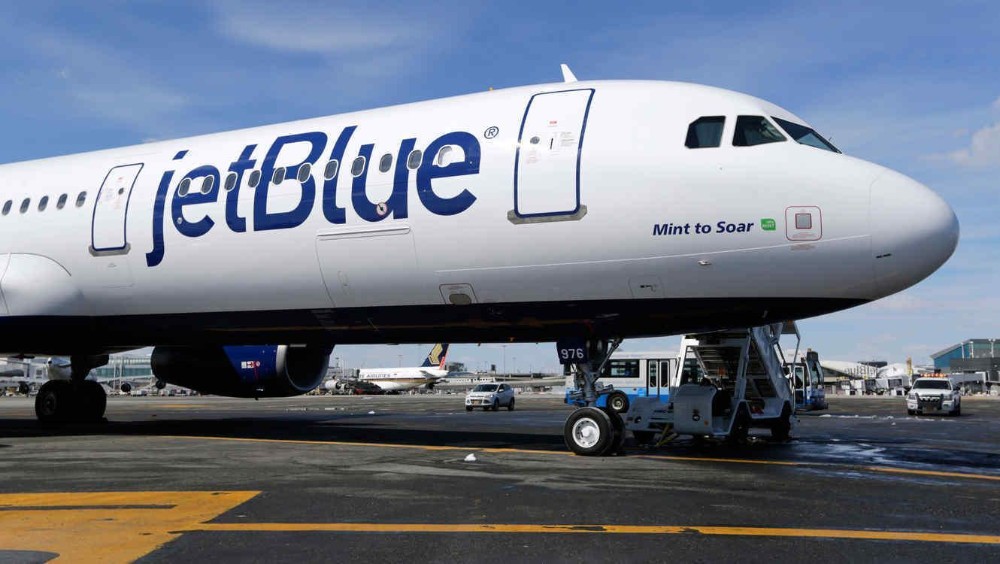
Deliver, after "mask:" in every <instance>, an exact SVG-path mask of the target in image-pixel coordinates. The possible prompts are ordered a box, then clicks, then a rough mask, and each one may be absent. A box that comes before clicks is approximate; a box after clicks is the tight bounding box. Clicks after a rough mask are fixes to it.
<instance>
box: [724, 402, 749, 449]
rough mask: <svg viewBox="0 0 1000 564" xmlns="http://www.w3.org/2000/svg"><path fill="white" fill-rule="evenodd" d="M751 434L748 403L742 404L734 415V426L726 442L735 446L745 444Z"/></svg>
mask: <svg viewBox="0 0 1000 564" xmlns="http://www.w3.org/2000/svg"><path fill="white" fill-rule="evenodd" d="M749 436H750V414H749V413H747V408H746V405H740V406H739V407H738V408H737V410H736V415H735V416H733V426H732V428H730V430H729V436H728V437H726V442H727V443H729V444H730V445H733V446H739V445H744V444H746V442H747V437H749Z"/></svg>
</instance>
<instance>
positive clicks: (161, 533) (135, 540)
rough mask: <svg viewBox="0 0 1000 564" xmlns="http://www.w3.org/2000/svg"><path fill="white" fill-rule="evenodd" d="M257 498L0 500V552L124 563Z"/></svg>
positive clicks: (163, 495)
mask: <svg viewBox="0 0 1000 564" xmlns="http://www.w3.org/2000/svg"><path fill="white" fill-rule="evenodd" d="M258 493H260V492H249V491H247V492H241V491H237V492H102V493H41V494H38V493H35V494H0V550H24V551H36V552H53V553H56V554H58V555H59V557H58V558H57V560H60V559H61V560H64V561H67V562H128V561H132V560H136V559H138V558H141V557H142V556H145V555H146V554H149V553H150V552H152V551H153V550H156V549H157V548H158V547H160V546H161V545H163V544H164V543H167V542H169V541H171V540H173V539H175V538H177V537H178V536H179V533H178V532H177V531H178V530H182V529H190V528H191V527H194V526H196V525H198V524H200V523H203V522H205V521H209V520H211V519H214V518H215V517H217V516H219V515H221V514H222V513H225V512H226V511H229V510H230V509H232V508H234V507H236V506H238V505H240V504H242V503H244V502H246V501H247V500H249V499H251V498H253V497H254V496H255V495H257V494H258Z"/></svg>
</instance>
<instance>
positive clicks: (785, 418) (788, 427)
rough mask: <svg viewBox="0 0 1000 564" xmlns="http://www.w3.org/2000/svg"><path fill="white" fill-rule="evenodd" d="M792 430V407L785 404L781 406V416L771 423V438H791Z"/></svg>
mask: <svg viewBox="0 0 1000 564" xmlns="http://www.w3.org/2000/svg"><path fill="white" fill-rule="evenodd" d="M791 432H792V408H791V407H789V406H788V404H787V403H786V404H785V407H783V408H781V417H780V418H779V419H778V421H776V422H775V423H772V424H771V438H772V439H774V440H776V441H781V442H786V441H788V439H790V438H791Z"/></svg>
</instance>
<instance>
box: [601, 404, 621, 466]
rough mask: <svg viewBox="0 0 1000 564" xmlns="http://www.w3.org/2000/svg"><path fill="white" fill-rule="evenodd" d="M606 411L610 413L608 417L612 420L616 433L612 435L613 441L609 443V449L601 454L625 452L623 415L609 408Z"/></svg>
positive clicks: (608, 454) (609, 454) (610, 454)
mask: <svg viewBox="0 0 1000 564" xmlns="http://www.w3.org/2000/svg"><path fill="white" fill-rule="evenodd" d="M604 412H605V413H607V414H608V419H610V420H611V428H612V430H613V431H614V434H613V435H612V436H611V442H610V443H609V444H608V448H607V450H605V451H604V452H602V453H601V454H603V455H605V456H612V455H615V454H625V422H624V421H622V416H621V415H619V414H618V413H617V412H616V411H614V410H613V409H610V408H608V409H605V410H604Z"/></svg>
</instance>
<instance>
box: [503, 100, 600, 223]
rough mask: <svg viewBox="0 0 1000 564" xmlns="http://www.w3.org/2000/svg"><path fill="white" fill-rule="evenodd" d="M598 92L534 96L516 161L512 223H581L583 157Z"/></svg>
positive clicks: (520, 139)
mask: <svg viewBox="0 0 1000 564" xmlns="http://www.w3.org/2000/svg"><path fill="white" fill-rule="evenodd" d="M593 97H594V90H593V89H589V88H588V89H582V90H564V91H561V92H544V93H541V94H535V95H534V96H532V97H531V100H529V101H528V107H527V109H526V110H525V112H524V120H523V121H522V122H521V132H520V134H519V136H518V148H517V157H516V159H515V161H514V209H513V210H511V211H510V213H508V216H507V217H508V219H509V220H510V221H511V222H512V223H529V222H530V223H535V222H539V221H565V220H575V219H580V218H582V217H583V216H584V215H585V214H586V213H587V208H586V206H582V205H581V204H580V156H581V153H582V151H583V137H584V133H585V132H586V129H587V116H588V114H589V112H590V103H591V100H592V99H593Z"/></svg>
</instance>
